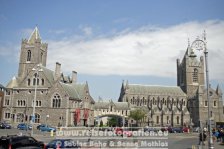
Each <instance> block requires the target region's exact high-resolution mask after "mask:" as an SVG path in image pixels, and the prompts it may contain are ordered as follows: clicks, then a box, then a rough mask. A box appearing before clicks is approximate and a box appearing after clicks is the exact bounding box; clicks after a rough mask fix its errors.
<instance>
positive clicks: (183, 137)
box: [0, 128, 198, 149]
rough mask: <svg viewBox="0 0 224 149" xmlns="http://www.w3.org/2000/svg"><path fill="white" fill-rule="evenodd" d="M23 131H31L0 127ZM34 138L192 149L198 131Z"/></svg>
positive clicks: (106, 145) (37, 133) (36, 133)
mask: <svg viewBox="0 0 224 149" xmlns="http://www.w3.org/2000/svg"><path fill="white" fill-rule="evenodd" d="M19 133H22V134H24V135H30V131H24V130H18V129H15V128H13V129H0V136H5V135H16V134H19ZM34 138H36V139H37V140H39V141H43V142H44V143H49V142H50V140H53V139H55V138H72V139H74V140H76V141H79V143H83V144H82V145H83V146H89V145H90V146H94V147H95V148H122V149H125V148H133V149H134V148H135V149H136V148H160V149H167V148H169V149H191V148H192V145H197V144H198V134H197V133H189V134H188V133H176V134H175V133H169V134H168V136H150V137H121V136H109V137H108V136H107V137H100V136H91V137H86V136H81V137H80V136H75V137H74V136H70V137H64V136H55V134H54V136H51V135H50V133H49V132H40V131H38V130H35V131H34Z"/></svg>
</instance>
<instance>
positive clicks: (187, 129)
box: [182, 127, 190, 132]
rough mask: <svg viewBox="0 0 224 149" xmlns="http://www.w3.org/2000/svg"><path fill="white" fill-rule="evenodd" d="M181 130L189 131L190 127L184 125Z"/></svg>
mask: <svg viewBox="0 0 224 149" xmlns="http://www.w3.org/2000/svg"><path fill="white" fill-rule="evenodd" d="M182 130H183V132H189V131H190V128H188V127H184V128H183V129H182Z"/></svg>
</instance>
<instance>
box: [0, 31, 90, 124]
mask: <svg viewBox="0 0 224 149" xmlns="http://www.w3.org/2000/svg"><path fill="white" fill-rule="evenodd" d="M47 47H48V45H47V44H46V43H42V42H41V38H40V34H39V31H38V29H37V28H35V29H34V31H33V33H32V34H31V36H30V38H29V40H27V39H24V40H22V45H21V52H20V61H19V71H18V77H14V78H13V79H12V80H11V81H10V82H9V83H8V85H7V86H6V92H5V97H4V102H3V112H2V113H3V120H5V121H9V122H11V123H14V124H17V123H20V122H26V123H29V122H31V121H32V115H33V112H34V109H35V123H36V124H39V123H47V124H50V125H52V126H85V125H93V124H94V113H93V104H94V100H93V98H92V97H91V95H90V92H89V88H88V83H87V82H86V83H84V84H79V83H77V72H75V71H72V77H69V76H65V75H64V74H63V73H61V64H60V63H58V62H57V63H56V67H55V71H52V70H50V69H48V68H46V61H47ZM34 104H35V106H33V105H34Z"/></svg>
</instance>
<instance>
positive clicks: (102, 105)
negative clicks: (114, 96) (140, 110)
mask: <svg viewBox="0 0 224 149" xmlns="http://www.w3.org/2000/svg"><path fill="white" fill-rule="evenodd" d="M111 105H114V106H115V108H116V109H117V110H129V109H130V108H129V104H128V102H114V101H112V100H110V101H98V102H95V105H94V108H95V109H108V108H109V107H110V106H111Z"/></svg>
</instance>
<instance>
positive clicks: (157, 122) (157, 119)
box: [156, 116, 159, 124]
mask: <svg viewBox="0 0 224 149" xmlns="http://www.w3.org/2000/svg"><path fill="white" fill-rule="evenodd" d="M156 124H159V116H156Z"/></svg>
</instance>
